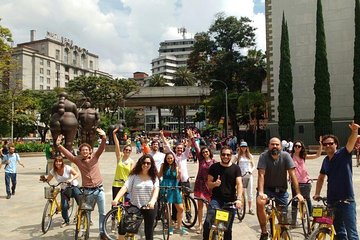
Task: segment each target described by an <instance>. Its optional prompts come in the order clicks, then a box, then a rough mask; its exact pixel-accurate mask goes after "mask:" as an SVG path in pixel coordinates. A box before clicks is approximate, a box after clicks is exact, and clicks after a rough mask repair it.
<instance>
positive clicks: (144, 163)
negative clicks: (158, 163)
mask: <svg viewBox="0 0 360 240" xmlns="http://www.w3.org/2000/svg"><path fill="white" fill-rule="evenodd" d="M142 165H149V166H150V165H151V162H143V163H142Z"/></svg>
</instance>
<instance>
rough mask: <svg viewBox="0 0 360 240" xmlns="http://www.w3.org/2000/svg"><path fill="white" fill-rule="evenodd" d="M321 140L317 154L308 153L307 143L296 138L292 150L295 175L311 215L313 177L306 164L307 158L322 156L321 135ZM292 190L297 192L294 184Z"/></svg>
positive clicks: (293, 192) (293, 193)
mask: <svg viewBox="0 0 360 240" xmlns="http://www.w3.org/2000/svg"><path fill="white" fill-rule="evenodd" d="M319 142H320V147H319V148H318V150H317V152H316V154H306V149H305V145H304V143H303V142H302V141H300V140H296V141H295V142H294V147H293V149H292V151H291V156H292V159H293V160H294V164H295V175H296V177H297V180H298V182H299V188H300V193H301V195H303V197H304V198H305V199H306V202H307V205H308V209H309V213H310V215H311V214H312V204H311V198H310V192H311V182H310V180H311V178H310V176H309V173H308V171H307V168H306V165H305V159H306V160H311V159H316V158H318V157H320V156H321V152H322V144H321V137H320V140H319ZM291 191H292V195H293V196H295V195H296V193H295V190H294V188H293V186H292V185H291ZM293 203H296V202H293ZM293 205H294V204H293Z"/></svg>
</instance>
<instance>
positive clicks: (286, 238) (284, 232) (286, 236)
mask: <svg viewBox="0 0 360 240" xmlns="http://www.w3.org/2000/svg"><path fill="white" fill-rule="evenodd" d="M280 239H282V240H292V236H291V233H290V231H289V229H287V228H284V227H282V228H281V232H280Z"/></svg>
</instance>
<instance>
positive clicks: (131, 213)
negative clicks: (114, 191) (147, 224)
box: [119, 205, 143, 234]
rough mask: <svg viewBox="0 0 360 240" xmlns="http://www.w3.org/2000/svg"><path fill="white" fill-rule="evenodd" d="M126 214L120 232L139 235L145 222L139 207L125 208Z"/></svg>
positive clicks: (120, 225) (121, 222)
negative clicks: (140, 228)
mask: <svg viewBox="0 0 360 240" xmlns="http://www.w3.org/2000/svg"><path fill="white" fill-rule="evenodd" d="M124 210H125V211H124V214H123V215H122V217H121V220H120V224H119V228H120V231H119V232H125V233H134V234H136V233H138V231H139V227H140V225H141V223H142V221H143V216H142V214H141V211H140V209H139V208H138V207H136V206H134V205H130V206H124Z"/></svg>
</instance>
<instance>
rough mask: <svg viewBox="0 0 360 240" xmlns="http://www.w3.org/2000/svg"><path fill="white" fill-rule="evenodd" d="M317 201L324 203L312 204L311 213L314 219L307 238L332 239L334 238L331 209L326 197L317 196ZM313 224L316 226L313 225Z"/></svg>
mask: <svg viewBox="0 0 360 240" xmlns="http://www.w3.org/2000/svg"><path fill="white" fill-rule="evenodd" d="M317 201H322V202H323V204H324V205H315V206H313V211H312V214H313V218H314V219H313V222H312V225H311V229H312V233H311V234H310V237H309V240H316V239H318V240H327V239H328V240H333V239H334V238H335V228H334V225H333V222H334V214H333V209H332V208H330V207H328V205H327V198H323V197H319V199H318V200H317ZM315 225H318V226H317V227H315Z"/></svg>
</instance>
